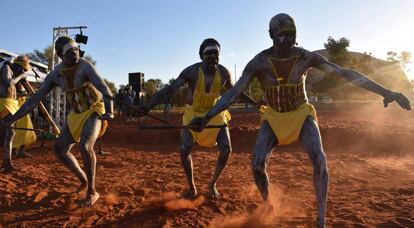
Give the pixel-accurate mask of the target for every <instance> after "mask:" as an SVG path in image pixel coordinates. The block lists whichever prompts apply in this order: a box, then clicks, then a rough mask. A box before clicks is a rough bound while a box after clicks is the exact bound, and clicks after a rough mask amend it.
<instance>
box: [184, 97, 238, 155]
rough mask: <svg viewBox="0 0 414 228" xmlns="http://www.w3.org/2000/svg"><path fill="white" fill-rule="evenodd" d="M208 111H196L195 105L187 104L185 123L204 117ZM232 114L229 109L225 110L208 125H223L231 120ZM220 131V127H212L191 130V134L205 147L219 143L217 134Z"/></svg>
mask: <svg viewBox="0 0 414 228" xmlns="http://www.w3.org/2000/svg"><path fill="white" fill-rule="evenodd" d="M207 112H208V111H206V112H196V111H194V109H193V107H192V106H190V105H187V108H186V110H185V111H184V115H183V125H187V124H189V123H190V122H191V120H193V118H195V117H203V116H205V115H206V113H207ZM230 119H231V116H230V113H229V111H227V110H225V111H223V112H221V113H219V114H218V115H217V116H215V117H214V118H212V119H211V120H210V122H208V125H221V124H228V122H229V121H230ZM219 131H220V128H210V129H204V130H203V131H201V132H195V131H192V130H190V132H191V134H192V135H193V142H197V143H198V145H200V146H203V147H213V146H215V145H217V135H218V133H219Z"/></svg>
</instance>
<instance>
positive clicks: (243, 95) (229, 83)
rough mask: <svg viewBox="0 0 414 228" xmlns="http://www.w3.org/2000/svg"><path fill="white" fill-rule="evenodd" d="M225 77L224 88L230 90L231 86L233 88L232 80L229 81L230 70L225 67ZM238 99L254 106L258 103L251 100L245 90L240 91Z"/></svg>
mask: <svg viewBox="0 0 414 228" xmlns="http://www.w3.org/2000/svg"><path fill="white" fill-rule="evenodd" d="M225 72H226V74H225V75H226V79H227V81H226V84H225V86H224V87H225V88H226V89H227V90H230V89H231V88H233V86H234V85H233V82H232V81H231V74H230V72H229V71H228V70H227V69H226V71H225ZM240 99H241V100H242V101H243V102H246V103H250V104H251V105H254V106H257V105H258V103H257V102H256V101H255V100H253V99H252V98H251V97H250V96H249V95H247V93H246V92H242V93H241V94H240Z"/></svg>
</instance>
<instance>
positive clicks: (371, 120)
mask: <svg viewBox="0 0 414 228" xmlns="http://www.w3.org/2000/svg"><path fill="white" fill-rule="evenodd" d="M332 106H333V105H332ZM336 106H340V105H336ZM361 106H362V105H345V106H342V107H340V108H332V107H320V108H319V111H318V116H319V122H320V128H321V133H322V137H323V142H324V146H325V151H326V154H327V158H328V166H329V172H330V183H329V196H328V209H327V222H328V225H329V227H373V226H375V227H414V155H413V152H414V149H413V146H412V145H413V144H412V139H413V136H412V134H413V132H414V116H413V113H412V112H407V111H403V110H401V109H399V108H397V107H396V106H395V105H394V106H392V107H390V108H387V109H384V108H382V107H381V104H380V103H373V104H369V105H368V106H366V107H364V108H361ZM159 116H160V117H163V118H166V119H168V120H170V121H172V122H174V123H179V122H180V115H179V114H169V115H167V116H165V115H161V114H159ZM141 122H143V123H145V124H158V123H156V122H154V121H152V120H148V119H145V120H141ZM259 124H260V116H259V114H258V113H255V112H250V113H234V114H233V120H232V122H231V126H230V133H231V138H232V142H233V154H232V155H231V158H230V161H229V164H228V166H227V167H226V169H225V171H224V172H223V174H222V176H221V179H219V181H218V184H217V187H218V190H219V191H220V193H221V195H222V196H221V198H220V199H218V200H210V199H207V198H206V197H205V196H204V195H205V194H206V192H207V184H208V182H209V180H210V178H211V176H212V173H213V171H214V167H215V162H216V158H217V149H216V148H213V149H205V148H199V147H195V152H194V153H193V161H194V172H195V182H196V185H197V187H198V190H199V191H200V193H201V194H200V197H199V198H197V199H196V200H194V201H189V200H182V199H180V194H181V193H182V192H183V191H184V190H185V189H186V187H187V184H186V181H185V175H184V172H183V170H182V167H181V163H180V159H179V131H177V130H146V131H142V130H141V131H138V122H133V123H129V124H125V123H123V122H121V121H119V120H114V121H112V122H111V123H110V128H109V130H108V132H107V134H106V135H105V136H104V140H105V141H104V146H105V147H104V148H105V150H106V151H109V152H111V153H112V154H111V155H108V156H104V157H101V156H99V157H98V164H97V190H98V192H99V193H100V194H101V198H100V199H99V200H98V202H97V203H96V204H95V205H94V206H93V207H91V208H80V207H79V206H78V201H79V200H80V199H82V198H83V197H84V194H85V193H81V194H75V193H73V192H74V191H75V190H76V189H77V187H78V185H79V182H78V180H77V178H76V177H75V176H74V175H73V174H71V173H70V172H69V171H68V170H67V169H66V168H65V167H64V166H63V165H62V164H61V163H60V162H58V160H57V159H56V157H55V156H54V154H53V152H52V150H51V149H41V148H37V149H33V150H31V151H29V152H30V153H31V154H32V155H33V156H32V157H30V158H24V159H14V161H15V165H16V166H17V167H18V168H19V171H17V172H14V173H10V174H8V173H0V227H1V226H3V227H66V226H68V227H78V226H84V227H90V226H105V227H107V226H109V227H313V226H314V224H315V223H314V221H315V217H316V200H315V196H314V188H313V184H312V166H311V163H310V161H309V159H308V157H307V155H306V153H305V152H303V150H302V148H301V146H300V145H299V144H292V145H289V146H284V147H280V148H278V149H276V150H275V152H274V153H273V155H272V157H271V159H270V162H269V168H268V173H269V176H270V181H271V183H272V185H271V190H272V200H271V203H272V205H273V208H275V210H274V211H273V212H269V210H268V207H267V206H266V205H264V204H263V202H262V200H261V197H260V196H259V192H258V190H257V189H256V186H255V184H254V181H253V178H252V172H251V168H250V162H251V161H250V160H251V154H252V150H253V147H254V142H255V138H256V135H257V132H258V128H259ZM49 144H50V143H49ZM36 146H38V144H35V145H34V147H36ZM73 152H74V154H75V156H76V157H77V158H78V159H79V160H80V155H79V151H78V149H77V148H76V147H75V148H74V150H73Z"/></svg>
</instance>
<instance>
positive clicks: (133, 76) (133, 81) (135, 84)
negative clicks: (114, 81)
mask: <svg viewBox="0 0 414 228" xmlns="http://www.w3.org/2000/svg"><path fill="white" fill-rule="evenodd" d="M128 76H129V78H128V79H129V83H128V84H130V85H131V86H132V90H134V91H135V92H136V93H137V94H138V93H140V92H144V90H145V88H144V82H145V80H144V73H141V72H137V73H129V75H128Z"/></svg>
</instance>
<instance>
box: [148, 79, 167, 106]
mask: <svg viewBox="0 0 414 228" xmlns="http://www.w3.org/2000/svg"><path fill="white" fill-rule="evenodd" d="M164 86H165V84H164V83H162V81H161V79H149V80H147V81H146V82H145V83H144V88H145V93H146V94H145V98H146V99H147V101H148V100H150V99H151V98H152V97H153V96H154V94H155V93H157V92H158V91H160V90H161V89H162V88H164Z"/></svg>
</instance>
